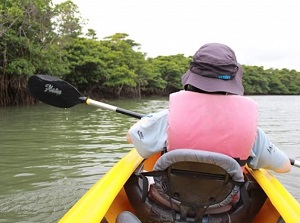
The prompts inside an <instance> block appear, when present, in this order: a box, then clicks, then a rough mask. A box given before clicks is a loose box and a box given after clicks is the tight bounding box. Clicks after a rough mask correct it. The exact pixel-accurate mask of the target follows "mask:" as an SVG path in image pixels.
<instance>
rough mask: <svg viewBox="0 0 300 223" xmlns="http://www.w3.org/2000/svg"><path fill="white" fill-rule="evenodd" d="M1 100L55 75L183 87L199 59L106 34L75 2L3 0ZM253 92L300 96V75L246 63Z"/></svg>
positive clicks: (105, 84)
mask: <svg viewBox="0 0 300 223" xmlns="http://www.w3.org/2000/svg"><path fill="white" fill-rule="evenodd" d="M0 13H1V17H0V18H1V19H0V106H8V105H19V104H30V103H33V102H34V100H33V98H32V97H30V95H29V94H28V90H27V79H28V77H29V76H31V75H33V74H49V75H54V76H58V77H60V78H63V79H65V80H67V81H68V82H70V83H72V84H73V85H74V86H76V87H77V88H78V89H79V90H80V91H81V92H83V93H84V94H86V95H89V96H93V97H98V98H101V97H141V95H155V94H160V95H166V94H169V93H170V92H174V91H177V90H179V89H181V82H180V80H181V76H182V74H184V73H185V72H186V70H187V68H188V66H189V62H190V61H191V57H186V56H184V55H183V54H178V55H170V56H158V57H156V58H149V57H147V55H146V53H144V52H140V48H139V47H140V44H139V43H136V42H135V41H134V40H132V39H130V38H129V35H128V34H126V33H116V34H113V35H112V36H109V37H107V38H104V39H102V40H98V39H97V37H96V32H95V31H94V30H93V29H89V30H88V31H87V33H83V32H82V30H83V27H84V25H85V23H84V20H83V19H82V18H81V16H80V13H79V9H78V7H77V5H75V4H74V3H73V2H72V1H66V2H64V3H61V4H58V5H53V3H52V1H51V0H5V1H1V3H0ZM243 69H244V86H245V93H246V94H297V95H298V94H300V73H299V72H297V71H295V70H288V69H281V70H279V69H267V70H265V69H264V68H263V67H256V66H245V65H244V66H243Z"/></svg>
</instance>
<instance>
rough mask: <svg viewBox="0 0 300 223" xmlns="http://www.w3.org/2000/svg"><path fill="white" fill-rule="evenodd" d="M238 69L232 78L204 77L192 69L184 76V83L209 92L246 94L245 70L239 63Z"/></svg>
mask: <svg viewBox="0 0 300 223" xmlns="http://www.w3.org/2000/svg"><path fill="white" fill-rule="evenodd" d="M238 67H239V68H238V71H237V74H236V76H235V77H234V78H233V79H232V80H222V79H218V78H212V77H204V76H201V75H199V74H196V73H193V72H192V71H191V70H190V69H189V70H188V71H187V72H186V73H185V74H184V75H183V76H182V79H181V81H182V85H183V86H185V85H187V84H190V85H192V86H194V87H196V88H199V89H201V90H203V91H207V92H228V93H231V94H236V95H243V94H244V87H243V83H242V78H243V70H242V67H241V65H240V64H238Z"/></svg>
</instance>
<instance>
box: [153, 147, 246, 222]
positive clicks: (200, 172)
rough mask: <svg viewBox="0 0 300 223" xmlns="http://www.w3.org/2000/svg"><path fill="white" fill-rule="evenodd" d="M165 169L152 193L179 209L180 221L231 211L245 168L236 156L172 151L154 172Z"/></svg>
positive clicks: (183, 150)
mask: <svg viewBox="0 0 300 223" xmlns="http://www.w3.org/2000/svg"><path fill="white" fill-rule="evenodd" d="M164 170H165V171H166V172H165V173H166V174H163V175H162V176H155V177H154V181H155V184H154V185H153V186H152V187H151V193H150V196H152V199H156V200H157V201H158V202H161V201H163V202H162V203H161V204H163V205H165V206H167V207H169V208H172V209H174V210H175V211H177V212H179V213H180V220H185V219H186V218H187V217H194V218H196V219H201V218H202V217H203V216H204V214H210V213H222V212H227V211H229V210H230V209H231V208H232V205H233V204H234V202H236V201H237V200H238V196H239V188H240V186H241V185H242V184H243V183H244V178H243V173H242V170H241V167H240V165H239V164H238V163H237V162H236V161H235V160H234V159H233V158H231V157H229V156H226V155H224V154H219V153H215V152H209V151H201V150H191V149H178V150H173V151H170V152H168V153H166V154H164V155H163V156H161V157H160V159H158V160H157V162H156V164H155V166H154V171H164ZM155 192H156V193H155ZM155 195H156V196H155ZM159 195H160V196H159ZM234 199H235V201H234Z"/></svg>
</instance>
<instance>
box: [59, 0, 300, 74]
mask: <svg viewBox="0 0 300 223" xmlns="http://www.w3.org/2000/svg"><path fill="white" fill-rule="evenodd" d="M57 2H61V0H54V3H57ZM73 2H74V3H75V4H77V5H78V7H79V9H80V11H81V14H82V16H83V17H84V18H87V19H89V23H88V26H87V27H88V28H92V29H95V30H96V32H97V34H98V37H99V38H100V39H102V38H104V37H106V36H110V35H113V34H114V33H117V32H124V33H127V34H129V38H131V39H133V40H135V41H136V42H137V43H140V44H141V46H142V48H141V50H142V52H145V53H147V54H148V56H150V57H155V56H158V55H172V54H178V53H183V54H185V55H186V56H189V55H193V54H194V53H195V52H196V50H197V49H198V48H199V47H200V46H201V45H203V44H205V43H208V42H220V43H224V44H227V45H228V46H230V47H231V48H232V49H233V50H234V51H235V52H236V54H237V57H238V60H239V62H240V63H242V64H247V65H258V66H264V67H266V68H268V67H274V68H284V67H285V68H288V69H296V70H299V71H300V44H299V40H300V28H299V27H300V1H299V0H285V1H279V0H277V1H276V0H264V1H261V0H251V1H249V0H248V1H241V0H226V1H224V0H205V1H199V0H73Z"/></svg>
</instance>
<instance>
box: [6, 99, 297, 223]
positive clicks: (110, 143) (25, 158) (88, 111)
mask: <svg viewBox="0 0 300 223" xmlns="http://www.w3.org/2000/svg"><path fill="white" fill-rule="evenodd" d="M253 98H254V100H256V101H257V102H258V104H259V105H260V113H261V114H260V123H261V126H262V127H263V128H264V129H265V130H266V132H268V133H269V134H270V137H271V139H272V140H273V141H274V143H276V144H277V145H278V144H279V146H280V147H282V149H283V150H284V151H285V152H286V153H287V154H288V155H289V156H290V157H291V158H296V159H297V158H298V159H300V148H299V145H300V117H299V114H300V97H299V96H286V97H281V96H272V97H262V96H256V97H253ZM107 103H109V104H112V105H115V106H118V107H122V108H125V109H129V110H132V111H136V112H140V113H149V112H153V111H157V110H160V109H163V108H167V105H168V102H167V101H166V99H165V98H159V99H148V100H141V101H137V100H114V101H109V102H107ZM135 121H136V119H134V118H129V117H127V116H124V115H121V114H117V113H114V112H111V111H104V110H101V109H97V108H94V107H89V106H85V105H78V106H76V107H73V108H71V109H58V108H54V107H51V106H47V105H44V104H40V105H36V106H28V107H10V108H0V173H1V177H0V222H57V221H58V220H59V219H60V218H61V217H62V216H63V215H64V213H65V212H66V211H67V210H68V209H69V208H70V207H71V206H72V205H73V204H74V203H75V202H76V201H77V200H78V199H79V198H80V197H81V196H82V195H83V194H84V193H85V192H86V191H87V190H88V189H89V188H90V187H91V186H92V185H93V184H94V183H95V182H96V181H97V180H98V179H99V178H101V176H102V175H103V174H104V173H106V172H107V171H108V170H109V168H111V167H112V166H113V165H114V164H115V163H116V162H117V161H118V160H119V159H120V158H121V157H122V156H123V155H124V154H125V153H126V152H128V151H129V150H130V149H131V148H132V146H131V145H128V144H127V142H126V132H127V130H128V128H129V127H130V126H131V125H132V124H133V123H134V122H135ZM278 177H279V179H280V181H282V182H283V184H284V185H285V186H286V187H287V188H288V190H289V191H290V192H291V193H292V194H293V195H294V196H295V197H296V198H297V199H298V200H300V197H299V194H300V190H299V187H298V185H299V184H300V169H299V168H293V170H292V172H291V173H289V174H284V175H280V176H278Z"/></svg>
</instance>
